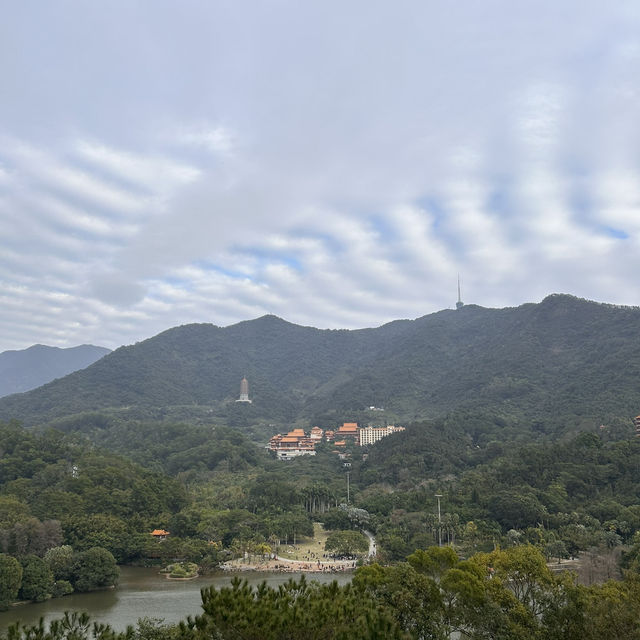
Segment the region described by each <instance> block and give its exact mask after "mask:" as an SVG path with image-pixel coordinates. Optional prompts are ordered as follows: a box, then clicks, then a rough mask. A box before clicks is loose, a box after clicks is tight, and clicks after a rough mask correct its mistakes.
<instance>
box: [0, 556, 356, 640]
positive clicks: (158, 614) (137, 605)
mask: <svg viewBox="0 0 640 640" xmlns="http://www.w3.org/2000/svg"><path fill="white" fill-rule="evenodd" d="M233 575H240V576H241V577H242V578H246V579H247V580H248V582H249V584H253V585H257V584H260V583H261V582H263V581H265V580H266V582H267V584H269V585H270V586H277V585H279V584H283V583H284V582H286V581H287V580H289V579H291V578H296V579H297V578H299V577H300V576H299V574H281V573H261V572H247V573H243V574H229V573H220V574H214V575H208V576H203V577H200V578H196V579H195V580H187V581H180V580H167V579H166V578H165V577H164V576H161V575H159V574H158V572H157V569H144V568H139V567H121V568H120V583H119V585H118V587H117V588H116V589H107V590H105V591H96V592H94V593H80V594H73V595H70V596H65V597H64V598H55V599H53V600H47V602H40V603H34V604H25V605H19V606H17V607H13V608H12V609H11V610H10V611H3V612H0V631H6V629H7V627H8V626H9V625H10V624H13V623H14V622H17V621H18V620H20V621H21V622H23V623H27V624H35V623H37V622H38V620H39V619H40V618H44V619H45V622H48V621H50V620H54V619H55V618H60V617H61V616H62V614H63V613H64V612H65V611H87V612H88V613H89V614H90V615H91V618H92V619H93V620H95V621H97V622H105V623H107V624H110V625H111V626H112V627H113V628H114V629H117V630H118V631H123V630H124V629H125V628H126V627H127V625H130V624H135V623H136V621H137V620H138V618H142V617H149V618H163V619H164V620H165V621H166V622H178V621H179V620H182V619H183V618H186V617H187V616H188V615H195V614H198V613H200V589H202V588H203V587H208V586H211V585H215V586H216V587H223V586H227V585H229V583H230V581H231V578H232V577H233ZM307 578H308V579H310V580H319V581H320V582H331V581H332V580H334V579H335V580H337V581H338V582H339V583H340V584H345V583H347V582H350V580H351V575H350V574H336V575H325V574H311V575H308V576H307Z"/></svg>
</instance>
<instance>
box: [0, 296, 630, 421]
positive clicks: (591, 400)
mask: <svg viewBox="0 0 640 640" xmlns="http://www.w3.org/2000/svg"><path fill="white" fill-rule="evenodd" d="M245 375H246V376H247V378H248V380H249V384H250V395H251V397H252V399H253V404H251V405H241V404H240V403H235V402H234V399H235V398H237V396H238V394H239V383H240V380H241V378H242V377H243V376H245ZM370 405H375V406H378V407H379V406H383V407H384V408H385V409H387V410H389V411H391V412H393V414H394V415H396V416H397V417H398V418H399V419H401V420H403V421H410V420H414V419H421V418H431V417H435V416H438V415H442V414H444V413H447V412H451V411H454V410H466V411H482V412H484V413H485V414H486V413H487V412H489V413H492V414H494V415H502V416H505V417H506V418H507V419H510V420H515V421H518V420H520V421H522V420H524V421H526V422H527V423H534V422H535V421H540V420H541V421H544V422H549V421H555V422H558V421H559V420H561V419H564V418H565V417H566V416H571V417H572V419H575V420H582V419H585V420H586V419H588V420H591V421H599V420H603V421H604V420H608V419H610V418H612V417H616V416H617V417H623V418H625V419H626V418H627V417H631V416H632V415H636V414H637V413H640V309H638V308H631V307H616V306H613V305H606V304H599V303H595V302H590V301H587V300H582V299H578V298H575V297H572V296H567V295H557V294H556V295H552V296H549V297H547V298H546V299H545V300H543V301H542V302H541V303H539V304H525V305H522V306H520V307H515V308H506V309H486V308H483V307H479V306H475V305H467V306H465V307H463V308H461V309H459V310H455V311H453V310H445V311H440V312H438V313H434V314H430V315H427V316H424V317H422V318H418V319H416V320H398V321H395V322H392V323H389V324H386V325H383V326H381V327H378V328H375V329H361V330H355V331H347V330H319V329H314V328H311V327H301V326H297V325H294V324H291V323H288V322H285V321H284V320H281V319H279V318H276V317H274V316H264V317H262V318H258V319H256V320H251V321H248V322H241V323H239V324H236V325H232V326H229V327H224V328H221V327H216V326H213V325H209V324H194V325H185V326H181V327H176V328H174V329H170V330H168V331H165V332H163V333H161V334H159V335H157V336H155V337H153V338H150V339H148V340H145V341H144V342H140V343H138V344H135V345H132V346H128V347H121V348H120V349H117V350H116V351H114V352H112V353H111V354H109V355H108V356H106V357H105V358H102V359H101V360H100V361H98V362H96V363H95V364H93V365H92V366H90V367H88V368H87V369H85V370H83V371H77V372H75V373H73V374H71V375H69V376H67V377H65V378H63V379H61V380H56V381H55V382H52V383H50V384H47V385H45V386H44V387H41V388H39V389H36V390H34V391H31V392H29V393H26V394H23V395H19V396H13V397H9V398H3V399H1V400H0V419H9V418H18V419H21V420H23V421H24V422H25V423H28V424H29V423H30V424H33V423H36V422H42V421H48V420H51V419H54V418H61V417H64V416H69V415H72V414H78V413H82V412H95V411H103V410H118V409H119V410H123V409H124V408H132V407H135V408H137V409H139V411H141V412H142V413H143V414H144V412H150V413H149V415H151V413H153V412H155V413H154V414H153V415H155V416H157V415H164V413H163V412H166V411H167V410H169V408H172V407H173V408H175V407H183V408H189V407H191V408H194V407H197V408H201V409H206V410H207V411H210V412H211V413H212V414H215V415H218V416H219V415H224V416H226V418H227V419H228V422H229V424H233V422H234V420H235V421H236V422H237V423H238V424H243V423H250V422H251V421H256V420H267V421H274V422H276V421H283V422H286V421H293V420H295V419H300V418H310V419H314V418H315V417H317V416H323V415H335V416H336V417H337V418H338V419H339V418H340V417H341V416H345V415H346V414H351V415H352V414H353V413H354V412H358V411H361V410H363V409H364V408H366V407H369V406H370ZM160 409H162V411H160V413H158V411H159V410H160ZM185 410H186V409H185ZM598 424H599V423H598Z"/></svg>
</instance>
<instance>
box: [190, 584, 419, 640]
mask: <svg viewBox="0 0 640 640" xmlns="http://www.w3.org/2000/svg"><path fill="white" fill-rule="evenodd" d="M202 608H203V610H204V614H202V615H201V616H196V618H195V619H189V620H188V621H187V622H186V623H184V622H182V623H180V633H179V637H180V639H181V640H210V639H211V638H219V639H220V640H232V639H236V638H243V639H244V640H321V639H324V638H333V639H335V640H375V639H377V640H383V639H384V640H400V639H401V638H406V637H407V636H406V635H404V634H403V633H402V631H401V630H400V628H399V626H398V625H397V624H396V623H395V622H394V621H393V618H392V615H391V612H390V611H389V610H387V609H384V608H383V607H379V606H377V605H376V604H375V603H374V602H372V601H371V600H370V599H368V598H363V597H361V594H360V593H357V592H356V591H355V590H354V589H353V588H352V587H351V585H345V586H339V585H338V584H337V583H336V582H335V581H334V582H332V583H331V584H318V583H311V584H309V583H307V582H306V580H305V579H304V577H302V578H301V579H300V581H298V582H296V581H294V580H290V581H289V582H287V583H286V584H284V585H281V586H280V587H279V588H278V589H274V588H272V587H268V586H267V585H266V583H262V584H261V585H260V586H259V587H257V588H254V587H251V586H249V585H248V584H247V581H246V580H244V581H243V580H241V579H240V578H233V580H232V581H231V587H223V588H222V589H215V588H214V587H211V588H208V589H203V591H202Z"/></svg>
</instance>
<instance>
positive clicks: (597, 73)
mask: <svg viewBox="0 0 640 640" xmlns="http://www.w3.org/2000/svg"><path fill="white" fill-rule="evenodd" d="M0 6H1V7H2V16H3V19H2V21H0V78H1V79H2V80H1V83H2V85H1V86H2V89H1V92H0V351H4V350H9V349H22V348H26V347H28V346H30V345H32V344H35V343H41V344H48V345H52V346H59V347H68V346H73V345H77V344H83V343H92V344H97V345H102V346H106V347H110V348H115V347H118V346H120V345H122V344H131V343H134V342H137V341H140V340H143V339H146V338H148V337H151V336H153V335H155V334H157V333H159V332H160V331H163V330H165V329H168V328H170V327H173V326H176V325H181V324H187V323H191V322H211V323H214V324H216V325H220V326H226V325H229V324H232V323H235V322H239V321H242V320H248V319H251V318H255V317H259V316H261V315H264V314H267V313H271V314H275V315H278V316H280V317H282V318H285V319H286V320H289V321H291V322H295V323H297V324H304V325H310V326H315V327H320V328H359V327H366V326H378V325H380V324H383V323H384V322H388V321H390V320H393V319H397V318H415V317H419V316H422V315H425V314H428V313H433V312H435V311H438V310H440V309H446V308H453V307H454V306H455V302H456V298H457V290H456V287H457V278H458V274H459V276H460V279H461V282H462V297H463V300H464V301H465V302H467V303H475V304H479V305H482V306H485V307H505V306H516V305H519V304H522V303H525V302H538V301H540V300H542V299H543V298H544V297H545V296H546V295H548V294H550V293H570V294H573V295H576V296H580V297H583V298H588V299H591V300H597V301H601V302H609V303H614V304H622V305H639V304H640V277H639V276H640V179H639V178H640V172H639V171H640V117H639V114H640V3H638V2H637V0H633V1H630V2H626V1H624V0H619V1H616V2H615V3H605V2H602V1H598V2H590V1H589V0H580V1H579V2H578V1H572V0H563V1H561V2H558V0H554V1H553V2H551V1H546V0H540V1H537V2H513V0H501V1H494V0H483V1H482V2H478V1H477V0H457V1H456V2H444V1H439V2H436V1H433V0H415V1H411V0H397V1H395V2H379V1H377V0H365V1H360V0H350V1H349V2H344V0H340V1H333V0H322V2H314V1H309V2H299V0H291V1H289V0H260V1H255V2H245V1H243V0H233V1H221V0H206V1H205V0H202V1H198V0H181V1H180V2H178V1H177V0H173V1H172V2H168V1H165V0H109V2H86V0H56V2H42V1H41V0H37V1H35V0H21V1H20V2H13V1H12V0H0Z"/></svg>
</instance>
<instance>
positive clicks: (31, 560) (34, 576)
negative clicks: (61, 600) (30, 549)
mask: <svg viewBox="0 0 640 640" xmlns="http://www.w3.org/2000/svg"><path fill="white" fill-rule="evenodd" d="M21 564H22V586H21V587H20V591H19V593H18V595H19V597H20V599H22V600H35V601H36V602H43V601H44V600H48V599H49V598H50V597H51V593H52V591H53V573H51V569H49V565H48V564H47V563H46V562H45V561H44V560H43V559H42V558H38V556H34V555H28V556H25V557H24V558H22V561H21Z"/></svg>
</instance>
